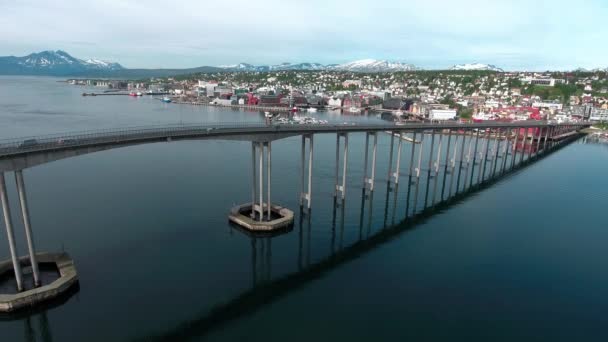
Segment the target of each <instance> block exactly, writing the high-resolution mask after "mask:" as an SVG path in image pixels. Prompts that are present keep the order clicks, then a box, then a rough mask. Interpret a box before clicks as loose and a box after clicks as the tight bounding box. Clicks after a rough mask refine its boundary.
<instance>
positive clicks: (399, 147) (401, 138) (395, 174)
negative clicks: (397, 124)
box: [389, 132, 403, 184]
mask: <svg viewBox="0 0 608 342" xmlns="http://www.w3.org/2000/svg"><path fill="white" fill-rule="evenodd" d="M402 145H403V132H399V143H398V144H397V165H396V166H395V172H393V177H394V178H395V184H399V170H400V169H401V147H402ZM389 180H390V175H389Z"/></svg>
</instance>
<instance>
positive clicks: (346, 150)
mask: <svg viewBox="0 0 608 342" xmlns="http://www.w3.org/2000/svg"><path fill="white" fill-rule="evenodd" d="M342 162H343V163H344V165H343V166H342V199H344V198H345V196H346V167H347V165H348V133H344V158H343V161H342Z"/></svg>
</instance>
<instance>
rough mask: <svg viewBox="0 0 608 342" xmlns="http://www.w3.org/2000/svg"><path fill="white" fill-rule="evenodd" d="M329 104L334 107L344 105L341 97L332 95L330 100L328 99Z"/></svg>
mask: <svg viewBox="0 0 608 342" xmlns="http://www.w3.org/2000/svg"><path fill="white" fill-rule="evenodd" d="M327 105H328V106H329V107H333V108H337V107H342V99H340V98H339V97H330V98H329V100H327Z"/></svg>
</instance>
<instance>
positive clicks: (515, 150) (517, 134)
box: [510, 128, 519, 170]
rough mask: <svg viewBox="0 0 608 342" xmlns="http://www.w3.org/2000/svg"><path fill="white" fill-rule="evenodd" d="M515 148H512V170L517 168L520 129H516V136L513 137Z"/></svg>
mask: <svg viewBox="0 0 608 342" xmlns="http://www.w3.org/2000/svg"><path fill="white" fill-rule="evenodd" d="M513 138H514V139H513V146H512V147H511V168H510V170H513V169H514V168H515V161H516V160H517V140H519V128H516V129H515V136H514V137H513Z"/></svg>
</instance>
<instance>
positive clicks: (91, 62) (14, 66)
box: [0, 50, 503, 78]
mask: <svg viewBox="0 0 608 342" xmlns="http://www.w3.org/2000/svg"><path fill="white" fill-rule="evenodd" d="M279 70H335V71H351V72H370V73H371V72H395V71H414V70H422V69H420V68H418V67H416V66H415V65H412V64H408V63H404V62H398V61H389V60H376V59H362V60H358V61H353V62H349V63H344V64H325V65H324V64H320V63H297V64H292V63H282V64H277V65H252V64H248V63H239V64H235V65H224V66H219V67H213V66H202V67H198V68H189V69H128V68H125V67H123V66H122V65H120V64H118V63H114V62H107V61H102V60H99V59H79V58H75V57H72V56H71V55H70V54H68V53H67V52H65V51H61V50H57V51H42V52H37V53H32V54H29V55H27V56H23V57H15V56H6V57H0V75H42V76H80V77H124V78H147V77H167V76H175V75H183V74H192V73H205V72H221V71H237V72H238V71H244V72H266V71H279ZM450 70H489V71H497V72H502V71H503V70H502V69H501V68H498V67H496V66H494V65H489V64H480V63H473V64H459V65H454V66H453V67H452V68H451V69H450Z"/></svg>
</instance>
